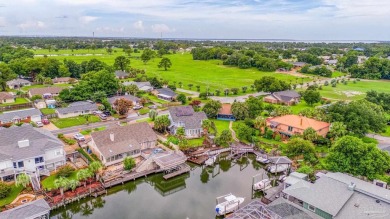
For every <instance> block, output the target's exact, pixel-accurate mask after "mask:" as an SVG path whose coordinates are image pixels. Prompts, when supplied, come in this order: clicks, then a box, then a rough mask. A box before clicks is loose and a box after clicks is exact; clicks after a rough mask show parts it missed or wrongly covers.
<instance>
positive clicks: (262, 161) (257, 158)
mask: <svg viewBox="0 0 390 219" xmlns="http://www.w3.org/2000/svg"><path fill="white" fill-rule="evenodd" d="M256 161H257V162H260V163H263V164H267V163H269V160H268V158H266V157H263V156H257V157H256Z"/></svg>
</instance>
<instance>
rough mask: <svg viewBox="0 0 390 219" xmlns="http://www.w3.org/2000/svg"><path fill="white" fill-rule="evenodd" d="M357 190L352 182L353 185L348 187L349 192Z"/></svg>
mask: <svg viewBox="0 0 390 219" xmlns="http://www.w3.org/2000/svg"><path fill="white" fill-rule="evenodd" d="M355 188H356V184H355V183H353V182H351V183H350V184H349V185H348V190H350V191H353V190H355Z"/></svg>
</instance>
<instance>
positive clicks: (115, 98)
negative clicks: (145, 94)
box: [108, 95, 139, 105]
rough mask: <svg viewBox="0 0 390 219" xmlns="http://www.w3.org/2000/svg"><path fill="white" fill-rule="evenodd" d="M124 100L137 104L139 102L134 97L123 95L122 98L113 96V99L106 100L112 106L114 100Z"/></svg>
mask: <svg viewBox="0 0 390 219" xmlns="http://www.w3.org/2000/svg"><path fill="white" fill-rule="evenodd" d="M121 98H123V99H126V100H130V101H132V102H138V101H139V98H138V97H135V96H133V95H123V96H113V97H110V98H108V102H109V103H110V104H111V105H112V104H114V102H115V100H117V99H121Z"/></svg>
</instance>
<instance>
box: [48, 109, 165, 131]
mask: <svg viewBox="0 0 390 219" xmlns="http://www.w3.org/2000/svg"><path fill="white" fill-rule="evenodd" d="M166 114H168V110H164V111H160V112H158V115H166ZM148 117H149V115H148V114H145V115H142V116H137V117H132V118H128V119H123V120H110V121H104V122H96V123H91V124H89V125H80V126H73V127H69V128H64V129H58V130H52V131H51V133H53V134H54V135H58V134H60V133H61V134H71V133H75V132H80V130H83V129H94V128H98V127H102V126H106V127H107V129H109V128H112V127H115V126H118V122H120V121H126V122H130V121H135V120H139V119H144V118H148Z"/></svg>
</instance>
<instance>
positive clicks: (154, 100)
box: [143, 94, 168, 104]
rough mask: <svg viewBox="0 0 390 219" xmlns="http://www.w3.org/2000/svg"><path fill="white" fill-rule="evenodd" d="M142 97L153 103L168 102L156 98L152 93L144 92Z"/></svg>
mask: <svg viewBox="0 0 390 219" xmlns="http://www.w3.org/2000/svg"><path fill="white" fill-rule="evenodd" d="M143 97H145V98H149V99H150V101H152V102H154V103H161V104H163V103H168V101H166V100H162V99H159V98H157V97H156V96H154V95H152V94H144V95H143Z"/></svg>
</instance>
